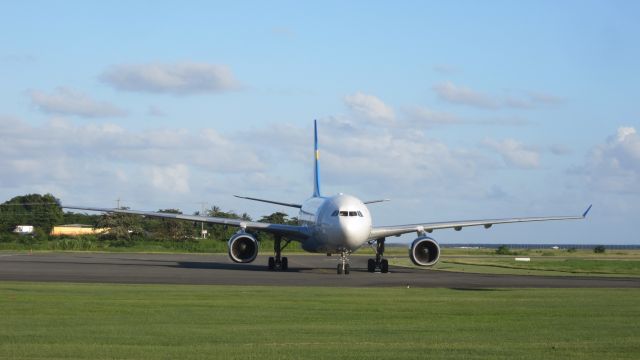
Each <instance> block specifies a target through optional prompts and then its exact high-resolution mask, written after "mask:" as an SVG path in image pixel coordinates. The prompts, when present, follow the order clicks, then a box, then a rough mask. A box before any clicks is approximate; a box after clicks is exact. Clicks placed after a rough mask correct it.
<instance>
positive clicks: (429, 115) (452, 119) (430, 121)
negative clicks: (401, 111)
mask: <svg viewBox="0 0 640 360" xmlns="http://www.w3.org/2000/svg"><path fill="white" fill-rule="evenodd" d="M406 112H407V115H408V116H409V118H410V119H412V120H413V121H414V122H416V123H417V124H420V125H424V126H433V125H453V124H462V123H465V121H464V120H462V119H461V118H460V117H458V116H457V115H455V114H452V113H448V112H444V111H435V110H432V109H429V108H425V107H421V106H416V107H412V108H410V109H408V110H407V111H406Z"/></svg>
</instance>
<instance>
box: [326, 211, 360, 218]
mask: <svg viewBox="0 0 640 360" xmlns="http://www.w3.org/2000/svg"><path fill="white" fill-rule="evenodd" d="M336 215H340V216H360V217H363V216H362V213H361V212H360V211H338V210H336V211H334V212H333V214H331V216H336Z"/></svg>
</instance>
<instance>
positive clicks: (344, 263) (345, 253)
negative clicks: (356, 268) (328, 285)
mask: <svg viewBox="0 0 640 360" xmlns="http://www.w3.org/2000/svg"><path fill="white" fill-rule="evenodd" d="M349 255H351V251H349V250H342V251H341V252H340V260H338V261H339V263H338V275H341V274H345V275H348V274H349Z"/></svg>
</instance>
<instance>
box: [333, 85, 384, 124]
mask: <svg viewBox="0 0 640 360" xmlns="http://www.w3.org/2000/svg"><path fill="white" fill-rule="evenodd" d="M344 103H345V105H346V106H347V107H348V108H349V109H350V110H352V111H353V112H354V113H356V114H358V115H360V116H363V117H365V118H367V119H369V120H372V121H374V122H379V123H390V122H393V121H394V120H395V113H394V111H393V109H392V108H391V107H390V106H388V105H387V104H385V103H384V102H383V101H382V100H380V99H379V98H378V97H376V96H373V95H368V94H363V93H361V92H356V93H355V94H352V95H347V96H345V97H344Z"/></svg>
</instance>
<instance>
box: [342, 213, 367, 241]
mask: <svg viewBox="0 0 640 360" xmlns="http://www.w3.org/2000/svg"><path fill="white" fill-rule="evenodd" d="M350 220H351V219H347V220H346V221H341V222H340V238H341V240H342V242H343V243H344V244H346V245H348V246H349V247H351V248H357V247H359V246H360V245H362V243H363V242H364V241H365V240H366V238H367V236H368V234H365V229H364V227H363V225H362V224H360V223H358V222H357V221H353V220H351V221H350Z"/></svg>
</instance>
